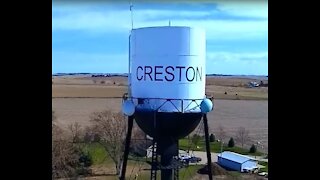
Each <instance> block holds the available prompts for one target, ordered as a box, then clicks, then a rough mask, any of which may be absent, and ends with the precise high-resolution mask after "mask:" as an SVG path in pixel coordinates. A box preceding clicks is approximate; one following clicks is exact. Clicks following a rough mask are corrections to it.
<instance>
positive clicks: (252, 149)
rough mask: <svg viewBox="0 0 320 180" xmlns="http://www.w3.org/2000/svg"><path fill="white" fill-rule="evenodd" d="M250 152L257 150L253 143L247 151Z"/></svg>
mask: <svg viewBox="0 0 320 180" xmlns="http://www.w3.org/2000/svg"><path fill="white" fill-rule="evenodd" d="M249 152H250V153H255V152H257V148H256V146H255V145H254V144H252V146H251V147H250V151H249Z"/></svg>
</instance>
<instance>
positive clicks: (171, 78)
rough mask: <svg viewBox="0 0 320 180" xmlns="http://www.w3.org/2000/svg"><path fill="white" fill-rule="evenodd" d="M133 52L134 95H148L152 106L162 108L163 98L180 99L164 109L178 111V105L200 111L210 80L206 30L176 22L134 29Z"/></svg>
mask: <svg viewBox="0 0 320 180" xmlns="http://www.w3.org/2000/svg"><path fill="white" fill-rule="evenodd" d="M129 56H130V76H129V81H130V82H129V83H130V92H131V96H132V97H133V98H141V99H148V102H145V105H146V107H147V106H148V107H149V108H152V109H157V108H159V107H160V106H161V105H162V104H163V103H164V102H165V100H163V99H176V100H172V102H173V103H166V104H165V105H163V106H162V107H161V108H160V110H162V111H172V112H176V111H179V110H177V107H178V109H180V110H183V111H184V110H186V109H188V110H193V111H194V110H196V111H200V108H199V106H198V105H199V104H200V103H201V101H202V99H204V98H205V82H206V71H205V70H206V67H205V59H206V38H205V31H204V30H202V29H198V28H191V27H175V26H166V27H147V28H138V29H133V30H132V32H131V35H130V55H129ZM192 100H194V101H192ZM192 103H193V104H192ZM170 104H171V105H170ZM190 104H192V105H190ZM187 106H188V107H187ZM175 109H176V110H175Z"/></svg>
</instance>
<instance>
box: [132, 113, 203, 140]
mask: <svg viewBox="0 0 320 180" xmlns="http://www.w3.org/2000/svg"><path fill="white" fill-rule="evenodd" d="M201 117H202V113H181V112H171V113H167V112H155V111H136V112H135V120H136V122H137V124H138V126H139V127H140V128H141V129H142V130H143V131H144V132H145V133H146V134H148V135H149V136H151V137H154V136H155V135H157V139H167V138H170V139H181V138H183V137H185V136H187V135H188V134H190V133H191V132H192V131H193V130H194V129H195V128H196V127H197V126H198V124H199V123H200V120H201Z"/></svg>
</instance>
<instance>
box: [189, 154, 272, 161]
mask: <svg viewBox="0 0 320 180" xmlns="http://www.w3.org/2000/svg"><path fill="white" fill-rule="evenodd" d="M190 153H191V152H190ZM193 154H194V155H195V156H196V157H200V158H201V161H200V162H198V163H192V164H207V161H208V160H207V153H206V152H203V151H193ZM218 154H219V153H211V161H212V162H217V161H218V156H217V155H218ZM249 157H252V158H254V159H256V160H258V161H264V162H268V159H264V157H263V156H249Z"/></svg>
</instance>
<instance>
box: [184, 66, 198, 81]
mask: <svg viewBox="0 0 320 180" xmlns="http://www.w3.org/2000/svg"><path fill="white" fill-rule="evenodd" d="M189 69H192V70H193V77H192V79H191V80H190V79H189V78H188V71H189ZM195 74H196V72H195V71H194V69H193V67H191V66H190V67H188V69H187V70H186V78H187V80H188V81H189V82H190V81H193V80H194V76H195Z"/></svg>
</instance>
